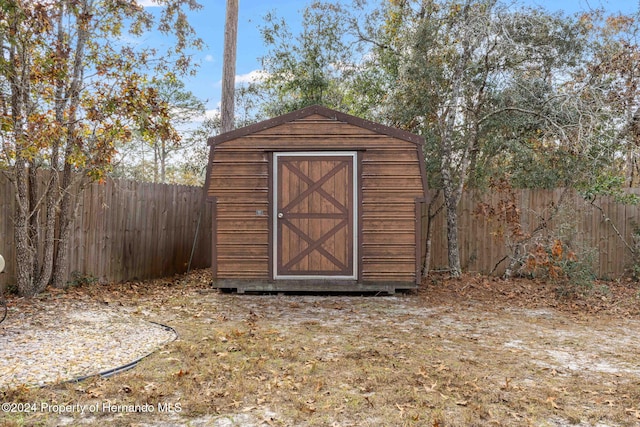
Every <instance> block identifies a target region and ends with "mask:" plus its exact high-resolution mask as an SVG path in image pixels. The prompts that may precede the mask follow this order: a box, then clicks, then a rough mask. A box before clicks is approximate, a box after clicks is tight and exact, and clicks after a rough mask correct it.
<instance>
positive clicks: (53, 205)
mask: <svg viewBox="0 0 640 427" xmlns="http://www.w3.org/2000/svg"><path fill="white" fill-rule="evenodd" d="M157 3H158V4H159V5H161V6H163V7H162V9H161V13H160V16H159V18H158V19H157V21H156V20H154V17H153V15H152V14H151V13H149V12H147V11H145V9H144V8H142V7H141V6H139V4H138V3H137V1H135V0H125V1H120V0H118V1H116V0H35V1H34V0H28V1H27V0H2V1H0V50H1V51H2V54H1V55H0V85H1V86H3V87H5V88H6V91H3V92H2V94H0V105H1V106H2V107H1V108H2V113H3V114H2V117H1V118H0V121H1V123H0V137H1V138H2V148H1V150H2V151H1V159H2V160H1V161H2V163H3V164H4V167H5V173H6V174H7V175H8V176H9V178H10V179H11V180H12V182H13V184H14V186H15V190H16V209H15V213H14V229H15V236H14V241H15V244H16V255H17V259H18V263H17V287H18V290H19V292H20V293H21V294H23V295H34V294H36V293H38V292H40V291H41V290H42V289H44V287H45V286H47V284H49V283H52V284H54V285H55V286H62V285H64V283H65V280H66V274H67V272H66V270H67V258H68V248H69V236H70V231H71V230H70V224H71V220H72V218H73V216H74V214H75V210H76V209H75V206H76V203H77V200H78V195H79V193H80V192H81V191H82V188H83V186H84V185H85V184H86V183H87V182H88V181H93V180H100V179H102V178H103V177H104V175H105V173H106V172H107V171H108V170H109V169H110V165H111V161H112V158H113V155H114V151H115V145H116V143H117V142H121V141H126V140H129V139H131V138H132V135H133V130H134V129H135V130H139V131H140V132H141V134H142V135H145V136H148V137H151V136H158V137H160V138H162V139H164V140H166V141H170V140H174V139H176V137H177V134H176V132H175V130H174V129H173V127H172V126H171V122H170V120H169V118H170V111H169V109H168V106H167V105H166V103H164V102H162V101H161V100H160V99H159V98H158V93H157V91H156V90H154V89H153V88H151V87H148V86H146V85H145V83H146V78H145V77H144V74H145V73H153V74H157V75H175V74H180V73H187V72H190V71H191V70H192V69H193V67H192V64H191V61H190V58H189V56H188V55H187V54H186V52H187V50H188V49H191V48H193V47H195V48H197V47H199V46H200V45H201V41H200V40H199V39H198V38H197V37H195V34H194V31H193V29H192V28H191V27H190V26H189V24H188V21H187V19H186V15H185V8H191V9H197V8H199V7H200V6H199V5H198V4H197V3H196V2H195V0H158V1H157ZM147 31H158V32H160V33H162V34H165V35H171V36H172V37H173V40H175V45H174V46H172V47H171V48H170V49H168V50H167V52H161V53H157V52H156V51H155V50H154V49H151V48H144V47H140V45H139V44H138V43H136V41H137V40H136V41H134V42H128V41H127V40H129V39H131V38H133V39H136V38H137V37H139V36H141V35H142V34H144V33H145V32H147ZM125 33H126V34H125ZM7 167H10V168H9V169H7ZM40 169H42V170H43V172H42V175H40V174H39V170H40ZM41 176H44V177H46V179H45V182H44V184H40V183H39V178H40V177H41Z"/></svg>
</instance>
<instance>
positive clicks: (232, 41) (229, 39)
mask: <svg viewBox="0 0 640 427" xmlns="http://www.w3.org/2000/svg"><path fill="white" fill-rule="evenodd" d="M237 39H238V0H227V15H226V23H225V30H224V59H223V65H222V67H223V68H222V105H221V109H222V114H221V117H220V119H221V121H222V123H221V125H222V126H221V127H222V129H221V131H222V133H224V132H229V131H231V130H233V128H234V120H235V117H234V96H235V83H236V45H237Z"/></svg>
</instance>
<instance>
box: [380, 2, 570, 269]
mask: <svg viewBox="0 0 640 427" xmlns="http://www.w3.org/2000/svg"><path fill="white" fill-rule="evenodd" d="M580 34H581V33H580V28H579V26H577V25H576V24H575V23H573V22H572V21H570V20H566V19H564V18H563V17H561V16H554V15H550V14H548V13H546V12H543V11H540V10H532V9H526V10H515V11H514V10H511V9H510V8H509V7H507V6H504V5H501V4H500V3H498V2H497V1H496V0H464V1H459V0H446V1H421V2H410V1H392V2H390V4H389V5H388V7H387V11H386V18H385V23H384V27H383V31H381V32H379V33H378V41H377V43H376V46H377V49H376V52H377V54H378V55H379V57H380V61H381V64H383V66H384V67H385V68H386V69H387V70H389V73H390V74H391V75H393V76H395V77H396V78H395V79H393V80H390V81H391V84H390V87H389V93H390V97H389V102H388V104H387V105H388V107H387V108H388V115H389V116H390V117H392V118H393V121H394V122H395V124H396V125H397V126H400V127H402V128H405V129H408V130H411V131H414V132H418V133H420V134H422V135H424V137H425V140H426V141H427V147H426V151H427V153H426V154H427V155H426V157H427V159H431V163H430V165H428V170H429V171H431V173H432V183H433V185H435V186H436V187H439V188H441V189H442V191H443V194H444V201H445V211H446V218H447V239H448V258H449V269H450V271H451V274H452V275H454V276H457V275H459V274H460V272H461V265H460V255H459V247H458V224H457V208H458V202H459V200H460V197H461V194H462V191H463V189H464V188H465V186H467V185H469V179H470V177H471V176H472V175H473V174H474V172H475V171H476V168H477V166H478V159H479V156H480V155H481V154H483V153H484V154H486V153H487V151H486V150H485V148H486V147H487V145H488V144H489V143H490V142H493V143H494V144H495V143H496V141H504V137H505V136H507V137H513V136H516V135H515V134H514V133H513V132H512V131H514V130H516V129H515V128H513V127H512V126H511V125H512V123H513V121H514V120H520V121H522V120H524V121H526V122H527V123H528V124H529V125H533V126H534V129H538V130H539V129H540V127H544V128H546V127H547V126H552V125H553V124H554V122H555V121H556V120H558V118H557V117H554V115H553V114H549V113H552V110H551V109H550V108H548V106H549V101H550V99H551V98H552V96H550V95H553V94H552V92H550V91H542V92H538V93H535V92H528V91H526V90H525V89H524V86H521V85H520V84H521V83H522V82H525V83H526V84H527V85H528V86H529V87H530V88H532V87H535V86H536V85H542V86H545V85H553V84H554V82H552V81H551V79H552V78H553V76H554V75H556V73H558V72H560V71H562V70H564V69H565V67H566V64H567V63H568V62H569V61H571V60H572V58H574V57H575V56H576V55H579V54H580V49H581V48H580V44H579V43H577V38H579V36H580ZM513 88H518V89H519V90H521V91H522V92H527V93H528V97H525V96H519V97H518V96H505V95H506V92H505V91H509V90H513ZM545 97H550V98H548V99H545ZM505 129H507V132H506V133H505V132H504V130H505ZM523 130H527V131H530V130H531V129H530V128H529V129H527V128H526V127H523V128H520V129H519V130H518V131H523ZM509 132H511V134H510V133H509Z"/></svg>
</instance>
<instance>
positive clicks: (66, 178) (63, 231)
mask: <svg viewBox="0 0 640 427" xmlns="http://www.w3.org/2000/svg"><path fill="white" fill-rule="evenodd" d="M79 7H82V8H83V9H84V10H83V13H81V14H79V15H78V16H79V21H78V22H77V24H76V28H77V31H78V36H77V37H78V38H77V41H76V46H75V50H74V51H75V56H74V58H73V68H72V71H73V72H72V74H71V75H72V76H73V77H72V79H71V84H70V85H69V89H68V90H69V93H68V96H67V97H65V98H68V99H69V118H68V124H67V132H66V139H67V140H66V148H65V153H64V170H63V173H62V185H61V191H62V201H61V202H60V214H59V223H60V234H59V236H58V247H57V249H56V254H55V262H54V269H53V279H52V284H53V286H55V287H57V288H60V287H64V285H65V283H66V277H67V268H68V265H67V264H68V263H69V236H70V234H71V220H72V219H73V217H74V216H75V214H76V207H77V203H78V200H77V198H74V194H73V175H72V171H71V165H70V163H69V162H68V161H67V159H69V158H70V156H71V154H72V151H73V147H74V144H75V142H76V138H80V137H81V136H79V135H76V124H75V123H76V115H77V111H78V106H79V104H80V90H81V86H82V81H83V70H84V64H83V61H84V49H85V46H86V42H87V38H88V28H87V21H88V20H89V19H90V15H89V14H88V13H89V9H90V5H89V4H88V3H87V1H86V0H83V1H81V2H80V5H79ZM80 189H82V186H81V187H80ZM80 191H81V190H80Z"/></svg>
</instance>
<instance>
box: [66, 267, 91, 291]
mask: <svg viewBox="0 0 640 427" xmlns="http://www.w3.org/2000/svg"><path fill="white" fill-rule="evenodd" d="M96 284H98V278H97V277H93V276H92V275H90V274H82V273H81V272H79V271H72V272H71V280H69V281H67V287H69V286H71V287H77V286H93V285H96Z"/></svg>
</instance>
